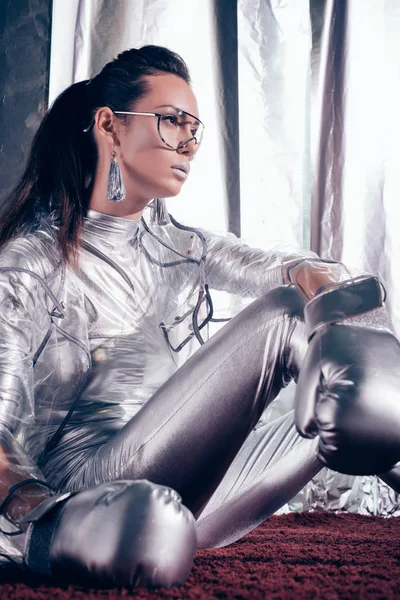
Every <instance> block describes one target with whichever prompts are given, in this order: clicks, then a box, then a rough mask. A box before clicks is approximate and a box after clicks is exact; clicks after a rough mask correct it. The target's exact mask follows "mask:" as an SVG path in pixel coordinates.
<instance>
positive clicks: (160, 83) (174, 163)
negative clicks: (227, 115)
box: [115, 73, 198, 201]
mask: <svg viewBox="0 0 400 600" xmlns="http://www.w3.org/2000/svg"><path fill="white" fill-rule="evenodd" d="M146 80H147V82H148V84H149V86H150V89H149V92H148V93H147V94H146V95H145V96H144V97H143V98H142V99H141V100H139V101H138V102H136V104H135V106H134V108H132V110H133V111H135V112H150V113H153V112H154V113H161V114H163V115H164V114H165V115H172V121H173V119H174V115H177V109H180V110H184V111H186V112H187V113H190V114H191V115H194V116H195V117H198V106H197V101H196V98H195V96H194V94H193V91H192V89H191V87H190V86H189V85H188V84H187V83H186V82H185V81H184V80H183V79H181V78H180V77H177V76H176V75H172V74H169V73H162V74H159V75H153V76H148V77H146ZM117 116H118V115H117ZM180 122H181V123H183V125H181V126H180V127H178V128H176V127H175V128H174V125H173V123H171V120H168V119H167V120H166V121H164V123H163V125H162V128H165V131H168V130H167V128H168V127H169V128H170V129H171V137H172V138H173V139H176V136H177V135H178V136H179V135H181V136H182V137H183V139H182V140H179V141H178V143H179V142H184V141H186V140H188V139H190V138H191V136H192V135H193V133H194V130H193V123H194V119H191V118H189V117H186V116H185V115H183V120H181V121H180ZM157 124H158V118H157V117H154V116H144V115H130V116H128V117H127V118H124V119H120V118H118V119H115V129H116V144H115V151H116V153H117V160H118V163H119V165H120V168H121V172H122V177H123V180H124V184H125V187H126V191H127V197H129V196H131V197H135V198H137V199H140V200H142V201H145V200H146V201H150V200H151V199H153V198H168V197H171V196H176V195H177V194H179V192H180V191H181V188H182V185H183V184H184V182H185V180H186V179H187V177H188V175H189V170H190V164H189V162H190V161H191V159H192V158H193V155H194V153H195V152H196V145H195V142H194V140H192V141H191V142H189V143H188V144H187V145H186V146H185V147H183V148H179V149H177V150H175V149H172V148H169V147H168V146H167V145H166V144H165V143H164V142H163V141H162V140H161V138H160V135H159V133H158V129H157ZM168 139H169V141H170V138H168ZM179 166H181V168H178V167H179Z"/></svg>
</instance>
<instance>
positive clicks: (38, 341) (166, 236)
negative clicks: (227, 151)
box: [0, 209, 300, 545]
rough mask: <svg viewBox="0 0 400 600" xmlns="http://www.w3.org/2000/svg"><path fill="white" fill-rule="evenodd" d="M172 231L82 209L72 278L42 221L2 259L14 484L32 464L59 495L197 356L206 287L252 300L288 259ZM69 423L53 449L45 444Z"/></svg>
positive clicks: (7, 429)
mask: <svg viewBox="0 0 400 600" xmlns="http://www.w3.org/2000/svg"><path fill="white" fill-rule="evenodd" d="M149 210H150V209H149ZM177 225H178V226H175V225H173V224H172V223H170V224H169V225H166V226H163V227H160V226H158V227H156V226H152V227H149V225H148V223H147V222H146V219H143V220H142V221H140V222H135V221H130V220H126V219H118V218H115V217H111V216H109V215H102V214H100V213H96V212H94V211H90V212H89V215H88V218H87V219H86V220H85V225H84V228H83V232H82V238H81V252H80V260H79V264H78V265H77V266H76V267H75V268H71V267H66V266H65V264H64V263H63V261H62V260H61V258H60V256H59V254H58V252H57V251H56V248H57V245H56V228H55V226H54V225H53V223H52V221H51V219H48V220H43V221H41V222H38V223H37V224H36V227H33V228H32V230H31V231H22V232H21V234H20V235H18V236H16V237H15V238H14V239H13V240H12V241H10V242H9V243H8V245H7V246H6V247H5V248H4V249H3V251H2V253H1V256H0V281H1V287H0V291H1V298H0V300H1V304H2V311H1V313H0V329H1V331H0V344H1V345H0V363H1V380H0V389H1V390H2V396H3V402H2V403H1V427H2V432H3V438H4V439H5V440H6V442H5V447H6V448H9V452H10V455H15V452H16V451H15V447H17V448H18V453H19V456H20V459H19V463H20V464H19V466H15V471H16V474H18V476H20V475H22V476H31V475H32V473H35V474H37V468H36V467H35V463H37V462H39V464H40V466H41V468H42V470H43V472H44V475H45V476H46V477H47V479H48V480H49V482H50V483H52V484H53V485H55V486H56V487H58V488H60V489H63V487H64V486H66V485H67V482H68V481H70V482H71V481H72V479H71V478H73V475H74V473H75V472H78V471H79V470H80V469H81V467H82V465H83V464H84V463H85V461H86V460H87V458H88V457H90V456H91V455H92V454H93V452H95V451H96V450H97V449H98V448H99V447H100V446H102V445H103V444H104V443H105V442H107V441H108V440H109V439H110V438H111V437H112V436H113V435H114V434H115V432H116V431H118V430H120V429H121V427H123V425H124V424H126V423H127V422H128V421H129V420H130V419H131V418H132V416H134V415H135V414H136V413H137V412H138V410H139V409H140V408H141V407H142V405H143V404H144V403H145V402H146V401H147V400H148V399H149V398H150V396H152V394H154V392H155V391H156V390H157V389H158V388H159V387H160V386H161V385H162V384H163V383H164V382H165V381H166V380H167V379H168V378H169V377H170V376H171V375H172V374H173V373H174V372H175V371H176V369H177V367H178V366H179V365H180V364H182V363H183V362H184V361H185V360H186V359H187V358H188V356H189V355H190V354H191V353H193V350H195V349H196V348H198V346H199V341H198V339H197V338H196V331H195V329H196V328H195V327H194V325H195V324H196V322H197V323H199V325H201V324H202V323H204V322H206V320H207V316H208V317H209V316H210V304H208V305H207V302H206V301H203V302H200V303H199V298H200V296H199V293H200V292H204V290H205V284H206V283H207V284H208V285H210V287H213V288H216V289H221V288H223V289H225V290H227V291H228V292H231V293H233V294H236V295H240V296H242V297H254V296H260V295H262V294H264V293H265V292H266V291H268V290H269V289H272V288H276V287H277V286H278V285H279V284H281V283H282V274H281V267H282V262H283V261H284V260H287V259H288V258H290V257H294V256H296V253H295V252H294V253H292V254H288V253H287V250H286V251H280V250H279V249H275V250H271V251H269V252H265V251H262V250H256V249H251V248H249V247H247V246H246V245H244V244H243V243H241V242H240V241H238V240H237V239H235V238H234V236H231V237H221V236H216V235H213V234H210V233H207V232H205V231H199V232H197V231H196V230H192V229H189V228H182V227H180V226H179V224H177ZM298 256H300V255H298ZM196 307H197V308H196ZM195 310H197V311H198V316H197V319H196V321H194V320H193V314H194V312H195ZM282 326H283V324H282ZM207 329H208V327H207V326H205V327H203V328H202V329H201V338H203V339H204V340H206V339H207V337H208V331H207ZM197 333H198V332H197ZM201 338H200V339H201ZM182 343H183V347H182V350H181V351H179V352H176V351H174V350H173V348H177V347H179V346H180V345H181V344H182ZM271 352H272V353H273V352H277V349H275V350H274V349H273V348H272V349H271ZM105 390H106V392H105ZM74 402H75V404H74ZM69 411H70V412H71V414H70V415H69V416H68V417H67V415H68V413H69ZM66 417H67V423H66V424H65V426H64V429H63V431H62V437H61V438H60V440H58V443H57V444H56V451H54V448H53V447H52V446H51V445H50V446H48V443H49V440H50V444H51V440H53V441H54V436H55V435H58V434H57V430H58V428H59V427H60V426H61V425H62V424H63V423H64V421H65V419H66ZM24 457H25V458H24ZM2 460H5V461H6V462H7V464H8V467H11V468H13V467H12V462H11V463H9V462H8V458H7V456H4V457H3V458H2ZM66 465H68V469H67V470H66ZM78 480H79V485H78V487H81V486H82V485H85V482H84V481H83V480H82V478H79V477H78V479H77V481H78ZM69 485H71V484H69ZM6 545H7V544H6Z"/></svg>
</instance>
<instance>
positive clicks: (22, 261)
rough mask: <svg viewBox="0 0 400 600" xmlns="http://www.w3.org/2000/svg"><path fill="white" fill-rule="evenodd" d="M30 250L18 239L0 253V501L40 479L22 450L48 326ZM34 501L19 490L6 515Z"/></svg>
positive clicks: (41, 278)
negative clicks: (39, 354) (35, 372)
mask: <svg viewBox="0 0 400 600" xmlns="http://www.w3.org/2000/svg"><path fill="white" fill-rule="evenodd" d="M34 250H35V248H34V247H32V248H30V247H29V244H28V243H27V242H26V240H22V241H21V243H11V244H10V245H9V246H8V247H6V248H5V249H4V250H3V251H2V253H1V255H0V501H2V500H4V498H6V497H7V494H8V492H9V490H10V488H11V486H13V485H15V484H16V483H19V482H22V481H24V480H25V479H27V478H29V479H30V478H34V479H37V478H40V479H43V477H42V476H41V474H40V471H39V469H38V468H37V466H36V465H35V464H34V463H33V461H32V460H31V458H30V456H29V455H28V454H27V453H26V452H25V451H24V436H25V433H26V431H28V430H29V427H30V426H31V424H32V423H33V421H34V418H35V406H34V381H33V363H34V360H35V355H36V354H37V352H38V350H39V348H40V345H41V344H42V342H43V340H44V338H45V336H46V332H47V331H48V330H49V327H50V325H51V317H50V314H49V308H48V307H49V306H51V302H49V301H48V296H47V293H46V286H47V284H46V274H45V273H44V271H43V261H42V262H41V263H40V261H38V260H37V258H38V256H37V255H36V256H35V252H34ZM48 289H49V288H48ZM50 310H51V309H50ZM22 490H24V491H25V492H24V493H25V497H24V493H23V491H22ZM37 492H38V494H37V495H38V497H42V496H43V490H42V489H41V490H37ZM28 496H29V501H28V500H27V497H28ZM36 503H37V498H36V499H35V491H34V490H32V487H31V489H29V488H26V489H25V488H22V489H21V492H20V493H19V492H18V493H16V494H15V495H14V496H13V502H10V504H9V506H8V507H7V511H6V515H7V516H11V519H12V520H15V519H17V518H19V517H20V516H22V515H23V514H25V513H26V512H29V509H30V508H32V506H33V505H35V504H36Z"/></svg>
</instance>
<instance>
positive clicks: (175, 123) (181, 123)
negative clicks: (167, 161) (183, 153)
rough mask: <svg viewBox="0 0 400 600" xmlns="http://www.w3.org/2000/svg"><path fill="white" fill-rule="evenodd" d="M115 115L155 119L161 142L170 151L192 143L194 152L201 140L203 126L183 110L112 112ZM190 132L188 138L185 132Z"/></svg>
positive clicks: (198, 120)
mask: <svg viewBox="0 0 400 600" xmlns="http://www.w3.org/2000/svg"><path fill="white" fill-rule="evenodd" d="M113 112H114V113H115V114H116V115H138V116H141V117H157V131H158V135H159V136H160V139H161V141H162V142H163V143H164V144H165V145H166V146H168V148H171V149H172V150H178V149H179V150H180V149H181V148H184V147H185V146H187V145H188V144H189V143H190V142H191V141H194V143H195V146H196V151H197V150H198V148H199V146H200V143H201V140H202V138H203V132H204V129H205V128H204V125H203V123H202V122H201V121H200V119H198V118H197V117H195V116H194V115H191V114H190V113H188V112H186V111H185V110H179V109H176V112H171V113H164V114H161V113H152V112H133V111H126V110H114V111H113ZM188 130H189V131H190V137H189V138H187V137H186V138H185V136H187V133H186V131H188Z"/></svg>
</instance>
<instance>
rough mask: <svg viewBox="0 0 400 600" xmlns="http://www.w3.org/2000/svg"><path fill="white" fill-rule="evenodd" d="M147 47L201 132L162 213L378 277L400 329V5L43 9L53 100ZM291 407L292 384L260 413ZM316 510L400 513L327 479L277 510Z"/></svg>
mask: <svg viewBox="0 0 400 600" xmlns="http://www.w3.org/2000/svg"><path fill="white" fill-rule="evenodd" d="M149 43H154V44H159V45H164V46H167V47H169V48H171V49H173V50H175V51H177V52H178V53H180V54H181V55H182V56H183V57H184V59H185V60H186V62H187V63H188V65H189V68H190V71H191V74H192V80H193V88H194V90H195V92H196V94H197V97H198V101H199V106H200V117H201V119H202V120H203V121H204V122H205V124H206V134H205V140H204V143H203V146H202V149H201V152H199V154H198V156H197V157H196V161H195V165H194V167H195V168H194V169H193V171H192V174H191V178H190V180H188V182H187V183H186V184H185V187H184V190H183V192H182V193H181V195H180V196H179V198H177V199H171V200H169V201H168V207H169V210H170V211H171V212H172V213H173V214H174V215H175V216H176V217H177V218H178V219H179V220H181V221H184V222H186V223H188V224H194V225H197V226H201V227H205V228H208V229H212V230H214V231H226V230H230V231H233V232H234V233H236V234H238V235H241V236H242V237H243V238H244V239H245V240H246V241H247V242H248V243H249V244H251V245H254V246H258V247H261V248H267V247H270V246H271V245H274V244H276V243H277V242H286V243H288V244H290V245H295V246H302V247H310V246H311V248H312V249H313V250H315V251H317V252H318V253H319V254H321V255H322V256H324V257H326V258H331V259H335V260H342V261H343V262H345V263H346V264H348V265H350V266H353V267H358V268H361V269H365V270H367V271H370V272H373V273H376V274H378V275H379V276H380V277H381V278H382V280H383V282H384V283H385V285H386V288H387V292H388V303H389V307H390V310H391V313H392V317H393V320H394V324H395V327H396V328H397V331H398V332H400V277H399V278H397V280H396V277H395V274H396V270H397V271H398V272H400V271H399V269H396V267H397V266H398V264H399V262H400V245H399V241H398V236H397V229H398V219H397V220H396V217H397V213H396V209H397V197H396V196H397V194H398V192H397V180H398V177H397V172H398V166H397V157H398V151H397V141H398V139H400V116H399V115H400V111H399V110H398V108H397V107H398V106H399V105H400V52H399V50H400V2H398V0H380V1H379V2H377V1H376V0H286V1H285V2H282V1H281V0H237V1H236V0H69V2H68V3H67V2H65V1H64V0H53V28H52V51H51V67H50V69H51V70H50V100H52V99H54V97H55V96H56V95H57V94H58V93H59V92H61V91H62V89H64V88H65V87H66V86H67V85H69V84H70V83H72V82H74V81H79V80H81V79H86V78H89V77H91V76H92V75H94V74H95V73H96V72H97V71H98V70H99V69H100V68H101V67H102V66H103V65H104V63H105V62H107V61H108V60H110V59H111V58H113V57H114V56H116V55H117V54H118V52H120V51H122V50H124V49H127V48H130V47H139V46H142V45H144V44H149ZM292 403H293V394H292V392H291V388H290V387H289V390H288V392H287V393H285V394H284V395H283V397H282V398H281V400H280V401H278V402H276V403H274V404H273V406H272V407H271V409H269V411H268V413H267V414H266V415H265V418H266V419H271V418H274V417H276V416H278V415H279V414H282V413H283V412H285V411H286V410H288V409H290V407H291V405H292ZM322 507H324V508H326V507H328V508H332V509H343V508H344V509H347V510H352V511H354V512H364V513H374V514H382V515H387V514H397V512H398V498H397V495H395V494H394V493H393V492H392V491H391V490H389V489H388V488H387V486H385V485H384V484H382V483H381V482H380V481H379V480H378V479H377V478H373V477H371V478H369V477H368V478H354V477H345V476H340V475H337V474H334V473H331V472H329V471H327V470H324V472H323V473H322V474H321V475H320V476H319V477H318V478H316V479H315V480H314V481H313V482H312V484H311V485H310V486H308V487H307V488H306V489H305V490H303V491H302V492H301V493H300V494H299V495H298V497H297V498H295V499H294V500H293V502H292V503H291V504H290V506H289V508H290V509H292V510H302V509H307V508H322ZM287 508H288V507H286V509H287Z"/></svg>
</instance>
